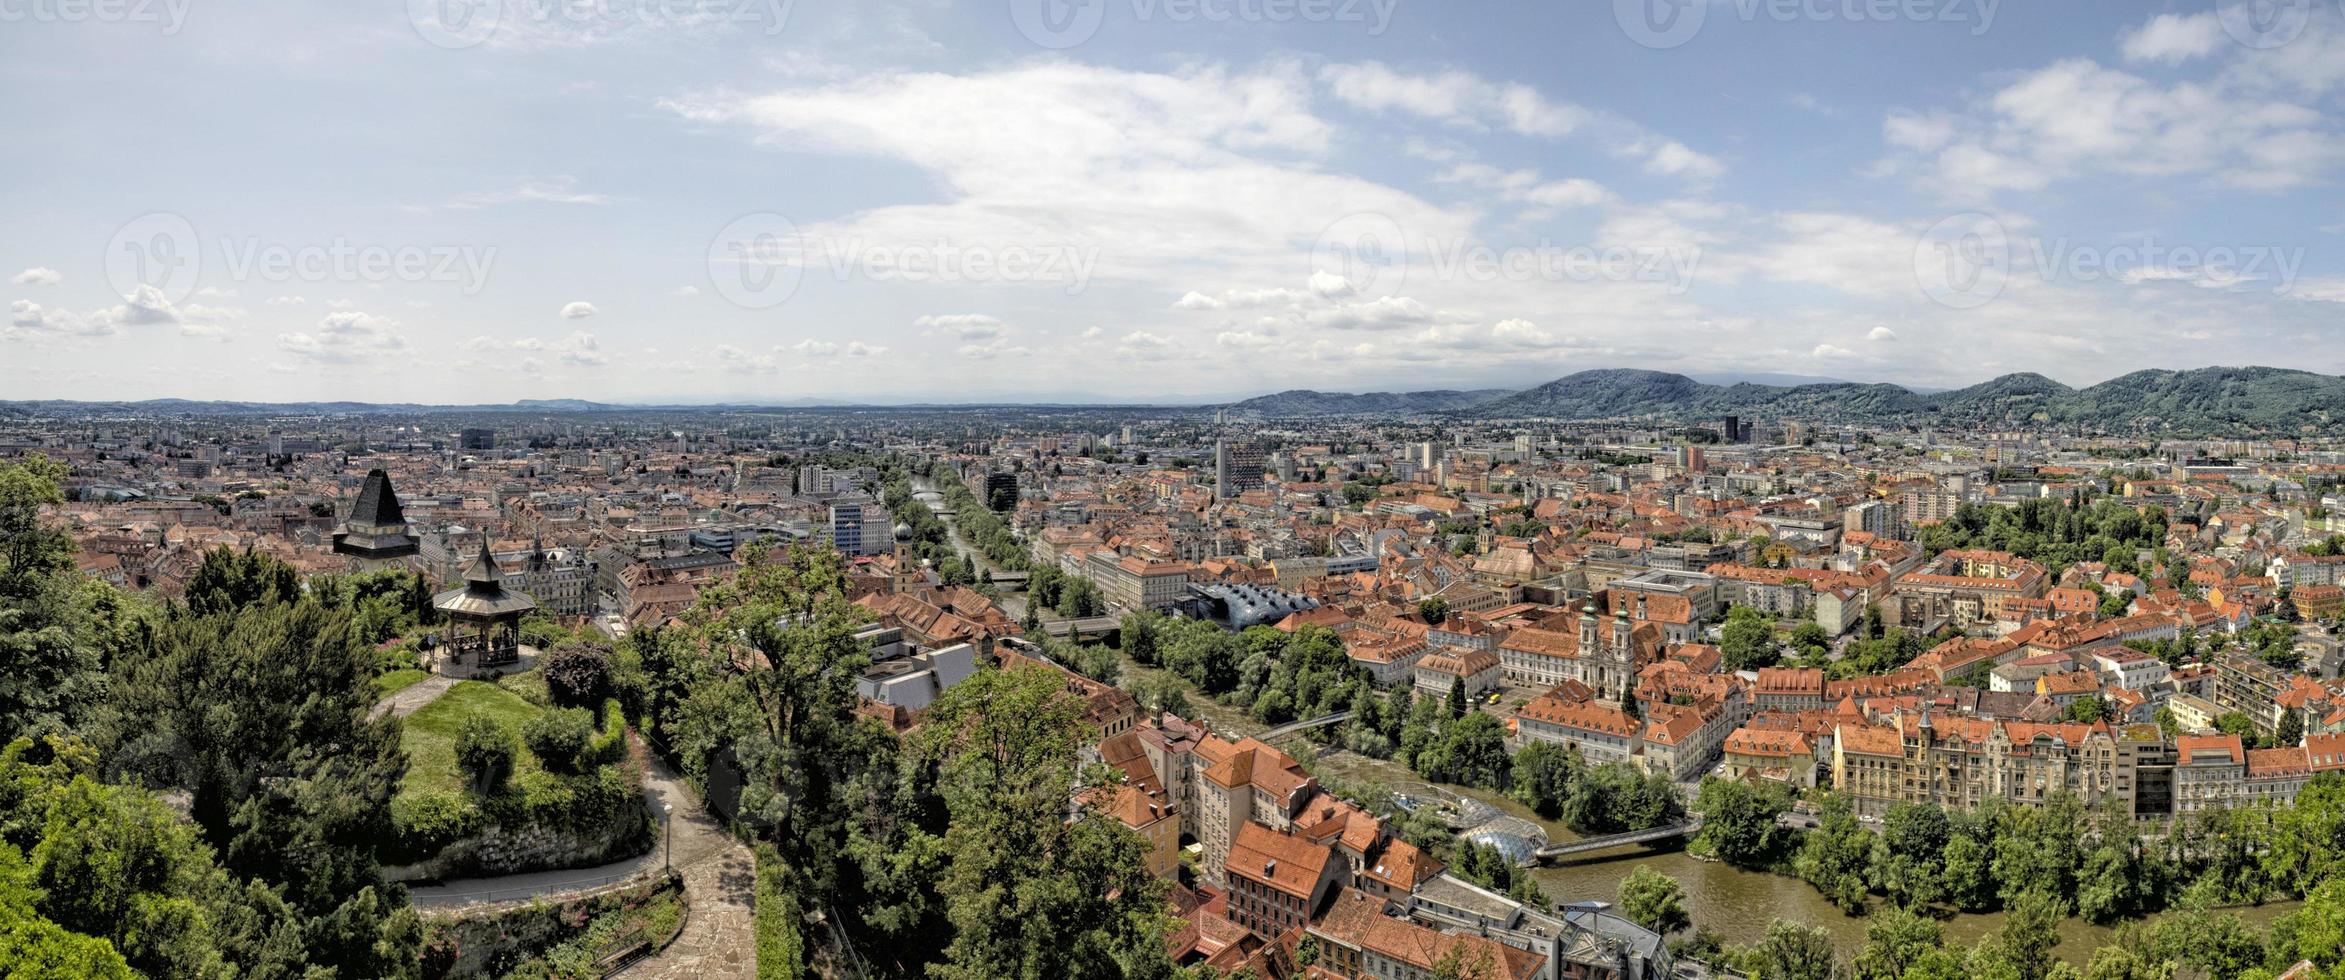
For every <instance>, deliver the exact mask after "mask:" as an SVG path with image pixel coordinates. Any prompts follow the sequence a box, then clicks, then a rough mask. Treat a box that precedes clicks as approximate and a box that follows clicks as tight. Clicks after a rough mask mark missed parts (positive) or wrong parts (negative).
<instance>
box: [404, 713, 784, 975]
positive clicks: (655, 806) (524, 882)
mask: <svg viewBox="0 0 2345 980" xmlns="http://www.w3.org/2000/svg"><path fill="white" fill-rule="evenodd" d="M454 683H455V682H454V679H453V678H442V677H436V676H435V677H433V678H431V679H428V680H424V681H419V682H417V683H415V684H412V685H409V686H408V687H407V688H406V689H404V690H401V691H399V692H398V693H395V694H393V695H391V696H390V697H388V698H385V699H383V700H382V702H381V703H379V704H377V705H375V709H374V712H373V714H374V716H375V717H380V716H382V715H385V714H389V715H393V716H395V717H401V718H404V717H406V716H408V715H411V714H414V713H415V712H416V711H417V710H419V709H421V708H422V707H423V706H424V705H426V704H430V703H431V702H432V701H434V700H436V699H437V698H438V697H439V696H440V695H441V694H444V693H446V692H447V690H448V688H449V687H450V686H451V685H453V684H454ZM419 689H420V690H419ZM410 692H414V693H413V694H410ZM630 745H631V746H632V747H633V749H634V752H635V753H636V758H637V759H639V760H641V761H642V762H643V795H644V796H645V797H646V799H647V800H648V801H649V802H650V803H651V806H652V812H654V813H666V814H668V816H667V818H666V819H667V820H668V821H670V822H671V823H672V825H673V826H672V827H668V826H663V827H661V828H660V839H659V842H658V843H657V844H656V845H654V846H653V848H652V850H651V853H649V854H644V855H641V856H639V857H633V858H629V859H627V860H624V861H614V862H612V863H610V864H605V865H601V866H599V867H592V868H574V869H570V870H565V871H532V872H528V873H525V874H516V875H502V876H499V877H494V878H461V879H456V880H453V881H445V882H441V883H439V884H436V885H417V886H414V887H411V888H409V889H408V893H407V894H408V900H409V901H410V902H412V903H413V904H414V905H415V907H416V908H417V909H419V910H435V909H437V910H456V909H463V908H470V907H480V906H491V905H504V904H509V903H523V902H532V901H537V900H540V899H547V898H569V897H574V896H578V895H582V894H585V893H587V892H591V891H594V890H596V889H598V888H605V887H609V886H610V885H613V884H616V883H618V882H622V881H627V880H630V879H634V878H637V877H641V876H645V875H652V874H658V873H659V872H660V870H661V869H662V868H663V867H665V866H667V865H668V864H669V863H670V862H671V861H672V862H673V864H674V867H675V869H676V870H677V871H678V872H681V873H682V874H683V876H684V904H685V906H686V907H687V909H688V910H689V911H688V912H687V915H686V918H685V923H684V931H683V933H682V934H680V935H678V936H677V937H676V941H675V942H673V943H670V944H669V945H668V947H667V948H666V949H663V950H661V951H659V952H658V953H656V954H654V955H652V956H650V957H647V958H645V959H643V960H641V961H639V962H637V963H635V964H634V965H632V966H630V967H628V968H626V969H625V970H624V971H622V972H621V974H620V975H622V976H627V977H646V978H658V980H668V978H675V980H685V978H699V977H712V978H733V977H739V978H744V980H747V978H754V977H755V976H756V975H757V939H756V935H757V930H756V926H755V922H754V916H753V914H752V911H751V909H752V902H753V900H754V896H755V894H756V881H757V861H756V858H755V856H754V855H752V854H751V853H750V850H749V847H748V845H746V844H743V843H741V841H740V839H739V838H736V837H734V836H733V835H732V834H731V833H729V832H727V831H726V830H725V828H724V827H722V826H720V825H719V824H718V823H717V822H716V820H715V819H714V818H713V817H711V816H709V814H708V810H707V808H705V807H703V806H702V805H701V803H700V798H699V797H697V796H694V795H693V794H692V790H691V788H690V787H688V786H686V785H685V784H684V780H683V779H682V778H681V777H680V776H678V775H677V774H676V773H675V772H674V771H673V770H671V769H669V768H668V766H667V764H666V763H664V762H661V761H660V759H659V758H658V757H657V756H655V755H653V754H651V753H650V752H647V751H644V749H643V748H642V743H640V742H637V741H634V740H632V739H630ZM671 830H672V831H673V834H672V836H671V835H670V831H671ZM671 842H672V843H671ZM670 852H672V853H670Z"/></svg>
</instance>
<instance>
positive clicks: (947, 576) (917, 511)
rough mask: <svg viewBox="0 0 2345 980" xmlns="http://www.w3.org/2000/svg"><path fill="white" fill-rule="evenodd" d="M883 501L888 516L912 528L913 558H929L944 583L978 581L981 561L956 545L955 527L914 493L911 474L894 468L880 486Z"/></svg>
mask: <svg viewBox="0 0 2345 980" xmlns="http://www.w3.org/2000/svg"><path fill="white" fill-rule="evenodd" d="M880 502H881V503H882V504H885V505H886V506H887V509H888V515H889V516H891V517H894V518H895V519H896V523H898V524H901V525H904V526H906V527H908V528H910V529H911V530H912V535H911V541H910V543H909V544H910V551H911V554H912V557H913V558H914V559H916V560H920V561H926V562H927V563H928V565H929V567H930V568H932V569H935V571H936V575H937V578H938V579H940V580H942V581H943V582H944V584H946V585H972V584H975V583H976V582H977V581H978V576H977V563H976V562H975V561H973V560H971V559H970V558H969V557H968V556H966V555H963V554H961V552H960V550H959V549H957V548H955V547H953V530H952V528H951V527H950V526H948V525H946V524H945V522H944V519H943V518H941V517H938V516H936V512H935V511H932V510H929V509H928V505H927V504H923V503H921V502H920V501H919V500H917V499H915V498H914V497H913V496H912V480H911V478H910V477H908V476H906V475H905V474H903V473H901V472H895V471H890V472H889V473H888V478H887V482H886V484H884V485H883V486H882V487H881V488H880Z"/></svg>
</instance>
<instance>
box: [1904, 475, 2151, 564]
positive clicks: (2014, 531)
mask: <svg viewBox="0 0 2345 980" xmlns="http://www.w3.org/2000/svg"><path fill="white" fill-rule="evenodd" d="M1920 543H1921V545H1922V547H1923V549H1924V550H1926V551H1928V552H1929V553H1931V554H1937V553H1939V552H1941V551H1947V550H1951V549H1955V548H1985V549H1990V550H1994V551H2008V552H2010V553H2012V554H2014V555H2018V556H2020V557H2022V558H2029V559H2033V560H2035V561H2037V562H2041V563H2042V564H2043V565H2044V566H2045V567H2047V568H2049V569H2050V570H2051V571H2052V572H2053V574H2058V573H2059V572H2060V570H2061V569H2063V568H2066V567H2068V566H2070V565H2074V564H2076V563H2078V562H2088V561H2098V562H2105V563H2107V564H2108V565H2109V567H2110V568H2112V569H2115V570H2118V571H2124V572H2136V573H2138V572H2144V571H2147V570H2148V569H2146V568H2144V567H2142V565H2141V563H2140V561H2139V559H2138V556H2139V555H2140V553H2141V552H2144V551H2151V552H2155V553H2157V554H2158V555H2159V556H2163V549H2164V547H2165V544H2166V511H2165V508H2162V507H2158V506H2156V505H2151V506H2148V507H2143V508H2140V509H2135V508H2133V507H2131V506H2128V505H2126V504H2123V503H2119V502H2117V501H2115V500H2109V499H2101V500H2095V501H2092V502H2091V503H2086V501H2085V498H2084V496H2083V494H2082V493H2081V492H2080V493H2077V494H2072V495H2070V496H2068V497H2066V498H2062V499H2033V500H2023V501H2020V503H2019V506H2017V507H2000V506H1990V505H1985V504H1963V505H1962V506H1960V507H1957V508H1955V512H1954V516H1953V517H1952V518H1951V519H1949V520H1945V521H1941V522H1939V523H1937V524H1934V525H1931V526H1930V527H1928V528H1925V529H1923V530H1922V533H1921V536H1920ZM2154 563H2156V564H2161V565H2162V564H2166V562H2165V560H2164V558H2163V557H2157V558H2155V559H2154Z"/></svg>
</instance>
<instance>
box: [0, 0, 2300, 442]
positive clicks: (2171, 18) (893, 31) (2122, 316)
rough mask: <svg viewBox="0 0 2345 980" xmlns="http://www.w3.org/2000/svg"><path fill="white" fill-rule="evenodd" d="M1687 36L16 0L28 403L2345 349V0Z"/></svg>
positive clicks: (2002, 11) (1641, 11)
mask: <svg viewBox="0 0 2345 980" xmlns="http://www.w3.org/2000/svg"><path fill="white" fill-rule="evenodd" d="M1650 2H1652V3H1657V4H1662V5H1664V6H1662V7H1659V8H1653V9H1657V10H1659V11H1660V12H1661V13H1663V14H1666V13H1669V12H1670V11H1671V9H1672V6H1671V5H1674V6H1675V13H1676V15H1677V17H1678V18H1679V19H1678V20H1677V21H1675V22H1674V23H1676V24H1679V25H1688V26H1689V27H1690V32H1689V33H1678V34H1669V35H1664V34H1661V33H1658V32H1656V31H1654V30H1652V29H1651V28H1650V27H1649V26H1648V25H1649V24H1651V23H1652V21H1649V20H1645V19H1643V18H1644V17H1645V15H1646V13H1647V8H1646V7H1645V4H1646V3H1647V0H1620V2H1618V3H1614V2H1609V0H1584V2H1570V3H1549V2H1539V3H1529V2H1524V3H1499V2H1486V3H1470V4H1469V3H1438V4H1437V3H1430V2H1424V0H1357V2H1353V0H1324V2H1319V0H1313V2H1302V0H1295V2H1283V0H1247V2H1244V3H1240V2H1236V0H1228V2H1221V0H1207V2H1202V3H1197V2H1182V0H1088V4H1089V5H1084V4H1072V5H1070V4H1068V3H1066V2H1064V0H1010V2H1003V0H979V2H973V3H959V4H952V3H942V2H926V0H914V2H903V3H888V2H865V3H827V2H816V0H630V2H622V0H602V2H597V3H572V4H558V3H556V2H555V0H502V2H498V0H469V2H468V0H446V2H444V3H443V2H442V0H415V2H413V3H409V2H405V0H401V2H387V0H367V2H361V3H325V2H319V3H283V4H269V5H255V4H228V3H224V2H220V0H105V2H96V0H0V80H5V82H6V83H7V85H8V86H9V89H10V91H12V92H17V93H26V94H28V95H29V97H19V98H15V99H10V100H7V101H6V102H5V103H0V131H4V132H7V133H10V134H11V135H12V136H13V137H14V140H13V143H14V145H13V146H12V152H11V153H10V154H8V156H7V158H6V162H5V163H0V176H5V178H6V179H5V180H0V227H5V228H6V229H7V230H8V231H7V234H5V235H0V277H5V278H0V301H4V302H6V303H8V304H9V305H10V319H9V321H8V322H7V325H6V326H5V327H0V358H4V359H5V360H6V361H7V362H8V363H9V364H10V365H11V366H12V368H13V370H11V371H10V372H9V377H10V379H11V380H10V384H9V386H8V387H9V389H10V390H8V391H7V392H4V393H0V397H82V398H133V397H162V396H176V397H199V398H244V399H258V400H295V399H316V398H361V399H369V400H422V401H449V400H464V401H471V400H489V401H505V400H510V399H514V398H525V397H590V398H600V399H606V400H617V401H631V400H633V401H641V400H680V401H713V400H774V401H779V400H785V399H793V398H808V397H812V398H826V399H834V398H850V399H856V400H869V401H899V400H1005V399H1036V400H1039V399H1095V400H1151V401H1203V400H1214V399H1221V398H1226V397H1232V396H1243V395H1249V394H1255V393H1260V392H1264V391H1270V390H1277V389H1281V388H1289V387H1316V388H1324V389H1332V390H1369V389H1396V388H1431V387H1466V386H1473V387H1479V386H1499V385H1523V384H1533V383H1537V382H1539V381H1543V380H1546V379H1549V378H1552V377H1556V376H1560V375H1562V374H1566V373H1569V372H1571V371H1575V370H1581V369H1584V368H1590V367H1620V366H1631V367H1650V368H1656V369H1662V370H1673V371H1682V372H1685V373H1692V374H1711V373H1722V372H1737V371H1741V372H1755V371H1765V372H1781V373H1789V374H1799V375H1820V376H1835V377H1844V378H1850V379H1855V380H1868V381H1870V380H1886V381H1895V382H1901V383H1908V384H1914V385H1920V386H1934V387H1947V386H1955V385H1961V384H1967V383H1972V382H1975V381H1979V380H1984V379H1985V378H1988V377H1991V376H1993V375H1996V374H2001V373H2005V372H2009V371H2019V370H2033V371H2039V372H2041V373H2044V374H2047V375H2050V376H2052V377H2055V378H2058V379H2061V380H2063V381H2067V382H2070V383H2072V384H2085V383H2091V382H2094V381H2099V380H2103V379H2106V378H2108V377H2112V376H2115V375H2117V374H2120V373H2123V372H2126V371H2130V370H2136V369H2140V368H2145V367H2168V368H2181V367H2196V366H2204V365H2209V364H2249V363H2263V364H2279V365H2286V366H2295V367H2304V368H2309V369H2313V370H2320V371H2326V372H2332V373H2336V372H2345V331H2340V330H2339V329H2338V327H2339V326H2340V324H2341V323H2345V206H2341V201H2345V198H2341V197H2340V195H2339V194H2338V190H2337V179H2338V177H2339V175H2340V173H2341V172H2345V133H2341V131H2340V125H2339V120H2338V113H2339V111H2340V109H2341V107H2345V97H2341V93H2345V10H2341V9H2340V6H2339V4H2338V2H2337V0H2307V2H2303V3H2280V4H2277V5H2276V6H2273V7H2270V8H2269V9H2267V10H2265V11H2264V13H2265V16H2263V17H2261V18H2259V17H2257V16H2255V15H2256V13H2257V11H2256V10H2254V9H2250V8H2249V6H2248V5H2245V4H2234V3H2231V2H2228V0H2226V2H2224V3H2214V2H2196V3H2193V2H2180V0H2176V2H2169V3H2164V4H2144V3H2138V2H2124V3H2120V2H2063V3H2052V4H2047V3H2033V4H2021V3H2009V2H1989V0H1945V2H1936V0H1914V2H1911V3H1886V2H1875V0H1809V2H1800V3H1767V2H1763V0H1707V2H1705V0H1650ZM93 4H94V5H93ZM108 4H113V5H112V6H109V5H108ZM467 12H469V15H470V16H469V17H465V16H463V15H465V14H466V13H467ZM1681 30H1684V28H1681ZM19 270H21V271H19Z"/></svg>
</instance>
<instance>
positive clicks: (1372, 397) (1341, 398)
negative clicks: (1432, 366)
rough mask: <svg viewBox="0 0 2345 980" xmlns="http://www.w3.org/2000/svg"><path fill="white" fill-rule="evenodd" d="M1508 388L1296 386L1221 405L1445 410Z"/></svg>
mask: <svg viewBox="0 0 2345 980" xmlns="http://www.w3.org/2000/svg"><path fill="white" fill-rule="evenodd" d="M1512 393H1513V389H1511V388H1479V389H1475V390H1473V391H1448V390H1441V391H1371V392H1368V393H1366V394H1359V395H1351V394H1344V393H1342V392H1333V391H1312V390H1310V389H1307V388H1296V389H1293V390H1291V391H1282V392H1279V393H1278V394H1275V395H1263V396H1261V397H1259V398H1248V399H1246V400H1245V401H1242V402H1233V403H1231V404H1229V405H1225V406H1222V407H1224V408H1228V409H1231V410H1233V411H1244V412H1253V413H1256V414H1258V415H1264V416H1269V417H1273V418H1293V417H1297V416H1306V415H1406V414H1410V413H1419V412H1424V413H1430V412H1449V411H1455V410H1457V409H1461V408H1467V407H1470V406H1473V405H1478V404H1481V403H1483V402H1486V401H1489V400H1491V399H1493V398H1497V397H1498V396H1500V395H1507V394H1512Z"/></svg>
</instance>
